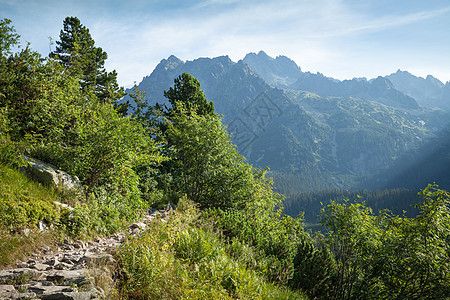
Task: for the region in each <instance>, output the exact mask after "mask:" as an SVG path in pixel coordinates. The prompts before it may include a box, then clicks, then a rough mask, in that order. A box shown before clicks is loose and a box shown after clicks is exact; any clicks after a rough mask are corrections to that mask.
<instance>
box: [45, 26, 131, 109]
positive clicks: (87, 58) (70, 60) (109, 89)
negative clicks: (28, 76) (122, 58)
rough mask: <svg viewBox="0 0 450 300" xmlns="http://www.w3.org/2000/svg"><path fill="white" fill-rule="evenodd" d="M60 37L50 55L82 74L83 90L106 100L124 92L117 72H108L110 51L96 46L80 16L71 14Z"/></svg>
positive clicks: (76, 73)
mask: <svg viewBox="0 0 450 300" xmlns="http://www.w3.org/2000/svg"><path fill="white" fill-rule="evenodd" d="M59 38H60V40H59V41H56V44H57V47H56V51H54V52H52V53H50V56H51V57H53V58H55V59H57V60H58V61H59V62H60V63H61V64H62V65H63V66H64V67H65V68H67V69H68V70H70V72H71V74H73V75H74V76H78V77H80V84H81V87H82V89H83V91H85V92H87V93H89V92H93V93H94V95H95V96H96V97H97V98H98V99H99V100H100V101H102V102H105V101H114V100H117V99H120V98H122V97H123V95H124V90H123V88H122V87H119V85H118V83H117V72H116V71H115V70H114V71H112V72H107V71H106V69H105V61H106V59H107V58H108V54H107V53H106V52H105V51H103V49H102V48H100V47H95V41H94V40H93V39H92V37H91V34H90V33H89V29H88V28H86V27H85V26H84V25H82V24H81V22H80V20H79V19H78V18H77V17H67V18H66V19H65V20H64V22H63V29H62V30H61V32H60V34H59Z"/></svg>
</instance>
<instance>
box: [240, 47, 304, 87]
mask: <svg viewBox="0 0 450 300" xmlns="http://www.w3.org/2000/svg"><path fill="white" fill-rule="evenodd" d="M243 61H244V62H245V63H246V64H247V65H248V66H249V67H250V68H252V69H253V70H255V71H256V73H258V75H259V76H261V78H263V79H264V80H265V81H266V82H267V83H268V84H271V85H274V86H277V87H283V88H284V87H287V86H289V85H291V84H293V83H294V82H296V81H297V80H298V78H299V77H300V76H301V75H302V74H303V73H302V70H301V69H300V67H299V66H297V64H296V63H295V62H294V61H293V60H291V59H290V58H288V57H286V56H277V57H276V58H275V59H274V58H272V57H270V56H268V55H267V54H266V53H265V52H264V51H260V52H259V53H258V54H255V53H249V54H247V55H246V56H245V57H244V59H243Z"/></svg>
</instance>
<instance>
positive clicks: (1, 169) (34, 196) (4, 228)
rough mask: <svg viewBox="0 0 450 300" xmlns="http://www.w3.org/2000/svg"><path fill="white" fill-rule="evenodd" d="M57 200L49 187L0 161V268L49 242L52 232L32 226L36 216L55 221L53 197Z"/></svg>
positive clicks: (56, 219)
mask: <svg viewBox="0 0 450 300" xmlns="http://www.w3.org/2000/svg"><path fill="white" fill-rule="evenodd" d="M60 200H61V199H60V196H59V195H58V193H57V192H55V191H54V190H53V189H51V188H49V187H45V186H42V185H40V184H37V183H35V182H33V181H31V180H29V179H28V178H27V177H26V176H25V175H24V174H22V173H20V172H19V171H17V170H14V169H11V168H9V167H6V166H3V165H0V216H1V219H0V236H1V238H0V268H5V267H7V266H10V265H11V264H13V263H14V262H16V261H17V260H19V259H21V258H23V257H25V256H26V255H29V254H31V253H32V252H35V251H36V250H37V249H39V248H41V246H43V245H49V244H52V242H53V241H54V240H55V238H56V235H55V232H53V231H52V232H50V231H47V232H39V231H38V230H36V229H37V224H38V223H39V221H40V220H45V222H46V223H47V224H57V223H58V221H59V215H60V210H59V208H58V207H57V206H56V205H55V204H54V201H60ZM27 229H33V230H27ZM25 233H26V234H25Z"/></svg>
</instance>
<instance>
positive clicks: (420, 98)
mask: <svg viewBox="0 0 450 300" xmlns="http://www.w3.org/2000/svg"><path fill="white" fill-rule="evenodd" d="M385 78H386V79H389V80H390V81H391V82H392V84H393V85H394V86H395V88H396V89H398V90H399V91H402V92H403V93H405V94H406V95H408V96H410V97H413V98H414V99H416V101H417V103H419V104H420V105H421V106H424V107H429V108H440V109H442V110H445V111H450V93H448V92H447V91H448V90H450V82H448V83H447V84H446V85H444V84H443V83H442V82H441V81H440V80H439V79H437V78H434V77H433V76H431V75H428V76H427V77H426V78H421V77H416V76H414V75H412V74H411V73H409V72H407V71H400V70H398V71H397V72H396V73H393V74H391V75H388V76H386V77H385Z"/></svg>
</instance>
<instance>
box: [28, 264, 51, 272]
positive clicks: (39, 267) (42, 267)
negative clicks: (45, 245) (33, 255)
mask: <svg viewBox="0 0 450 300" xmlns="http://www.w3.org/2000/svg"><path fill="white" fill-rule="evenodd" d="M31 268H32V269H36V270H38V271H46V270H49V269H51V267H50V266H49V265H46V264H41V263H36V264H34V265H32V266H31Z"/></svg>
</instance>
